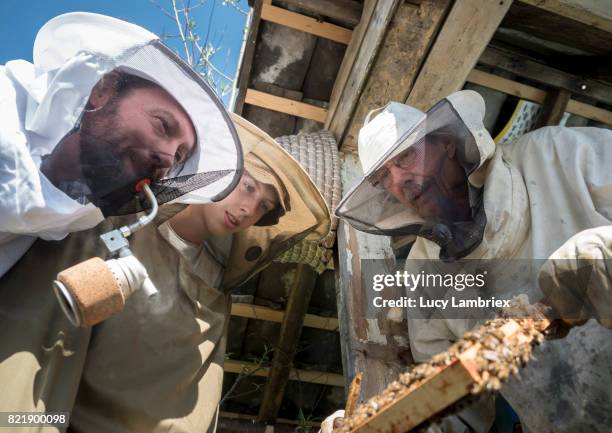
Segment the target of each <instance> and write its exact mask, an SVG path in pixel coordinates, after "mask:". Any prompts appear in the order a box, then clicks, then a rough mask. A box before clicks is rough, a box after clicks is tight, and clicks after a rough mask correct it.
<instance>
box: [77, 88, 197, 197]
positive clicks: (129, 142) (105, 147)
mask: <svg viewBox="0 0 612 433" xmlns="http://www.w3.org/2000/svg"><path fill="white" fill-rule="evenodd" d="M103 102H104V103H103V104H102V103H101V106H100V108H99V109H97V110H95V109H94V110H91V111H90V112H88V113H86V115H85V116H84V118H83V121H82V124H81V130H80V134H81V157H80V160H81V172H82V175H83V177H84V180H85V181H86V182H87V184H88V185H89V187H90V189H91V190H92V193H94V194H95V193H98V192H108V190H112V189H113V186H123V185H121V184H122V183H126V182H133V181H134V180H138V179H142V178H149V179H152V180H157V179H161V178H163V177H165V176H166V175H167V174H168V173H169V171H170V170H172V171H176V169H178V168H180V167H181V165H182V164H183V163H184V162H185V161H186V160H187V158H188V157H189V156H190V155H191V153H192V152H193V150H194V148H195V145H196V134H195V129H194V127H193V124H192V123H191V120H190V118H189V116H188V115H187V113H186V112H185V110H184V109H183V108H182V107H181V105H180V104H179V103H178V102H177V101H176V100H175V99H174V98H173V97H172V96H171V95H170V94H169V93H168V92H166V91H165V90H164V89H162V88H161V87H159V86H156V85H152V86H151V87H142V88H134V89H131V90H129V91H127V93H125V94H122V95H120V96H118V97H117V96H110V97H109V98H107V100H106V101H103Z"/></svg>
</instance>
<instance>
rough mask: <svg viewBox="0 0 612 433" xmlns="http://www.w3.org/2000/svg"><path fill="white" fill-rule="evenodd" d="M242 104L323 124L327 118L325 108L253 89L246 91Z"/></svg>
mask: <svg viewBox="0 0 612 433" xmlns="http://www.w3.org/2000/svg"><path fill="white" fill-rule="evenodd" d="M244 102H245V103H247V104H251V105H256V106H258V107H263V108H267V109H269V110H274V111H280V112H281V113H286V114H291V115H292V116H297V117H302V118H304V119H311V120H316V121H317V122H325V118H326V116H327V110H326V109H325V108H321V107H317V106H316V105H310V104H305V103H303V102H299V101H294V100H292V99H288V98H282V97H280V96H274V95H271V94H269V93H264V92H260V91H259V90H255V89H247V91H246V98H245V101H244Z"/></svg>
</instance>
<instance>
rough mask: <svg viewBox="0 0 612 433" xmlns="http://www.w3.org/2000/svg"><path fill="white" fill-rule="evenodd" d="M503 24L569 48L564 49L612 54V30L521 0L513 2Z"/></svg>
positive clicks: (505, 26) (508, 27)
mask: <svg viewBox="0 0 612 433" xmlns="http://www.w3.org/2000/svg"><path fill="white" fill-rule="evenodd" d="M538 1H539V0H538ZM572 1H576V0H572ZM606 1H607V0H606ZM607 3H609V1H607ZM608 8H609V6H608ZM501 26H502V27H504V28H506V29H512V30H515V31H520V32H523V33H526V34H528V35H530V36H532V37H536V38H539V39H542V40H544V41H546V42H553V43H556V44H561V45H564V46H565V47H568V49H563V47H559V48H560V51H561V52H564V51H566V52H571V51H574V52H575V51H576V49H578V50H580V51H582V52H583V53H584V54H598V55H601V56H608V57H609V56H610V55H612V32H607V31H605V30H601V29H599V28H597V27H594V26H591V25H588V24H584V23H582V22H579V21H575V20H573V19H571V18H567V17H565V16H562V15H558V14H555V13H549V12H547V11H545V10H543V9H541V8H539V7H536V6H532V5H531V4H527V3H524V2H519V1H517V2H515V3H514V4H513V5H512V7H511V8H510V10H509V11H508V14H507V15H506V17H505V18H504V21H503V22H502V23H501ZM572 49H573V50H572ZM570 50H571V51H570ZM557 51H559V50H557Z"/></svg>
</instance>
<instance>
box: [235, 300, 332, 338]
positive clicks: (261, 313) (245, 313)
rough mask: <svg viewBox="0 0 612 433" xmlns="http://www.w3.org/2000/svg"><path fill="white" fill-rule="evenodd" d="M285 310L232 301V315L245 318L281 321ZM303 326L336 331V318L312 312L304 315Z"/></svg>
mask: <svg viewBox="0 0 612 433" xmlns="http://www.w3.org/2000/svg"><path fill="white" fill-rule="evenodd" d="M285 314H286V311H284V310H274V309H273V308H269V307H262V306H261V305H253V304H243V303H238V302H237V303H233V304H232V316H236V317H245V318H247V319H255V320H267V321H269V322H277V323H281V322H282V321H283V319H284V317H285ZM304 326H306V327H309V328H316V329H322V330H324V331H338V319H337V318H336V317H323V316H317V315H314V314H306V315H305V316H304Z"/></svg>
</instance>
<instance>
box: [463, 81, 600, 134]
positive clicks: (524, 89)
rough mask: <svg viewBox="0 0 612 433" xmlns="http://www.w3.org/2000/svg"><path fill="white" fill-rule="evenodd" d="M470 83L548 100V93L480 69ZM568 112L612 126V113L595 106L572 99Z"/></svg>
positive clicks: (524, 96) (516, 94)
mask: <svg viewBox="0 0 612 433" xmlns="http://www.w3.org/2000/svg"><path fill="white" fill-rule="evenodd" d="M467 81H469V82H470V83H474V84H478V85H480V86H484V87H488V88H490V89H494V90H498V91H500V92H503V93H507V94H508V95H514V96H517V97H519V98H521V99H526V100H528V101H533V102H537V103H538V104H544V101H545V100H546V91H544V90H541V89H538V88H536V87H532V86H528V85H526V84H522V83H517V82H516V81H512V80H508V79H507V78H502V77H498V76H497V75H493V74H489V73H488V72H483V71H480V70H478V69H474V70H473V71H472V72H470V74H469V75H468V77H467ZM567 112H568V113H572V114H576V115H578V116H582V117H586V118H587V119H592V120H596V121H598V122H602V123H606V124H608V125H612V112H611V111H608V110H604V109H603V108H599V107H595V106H593V105H589V104H585V103H584V102H579V101H575V100H573V99H570V101H569V102H568V104H567Z"/></svg>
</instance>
